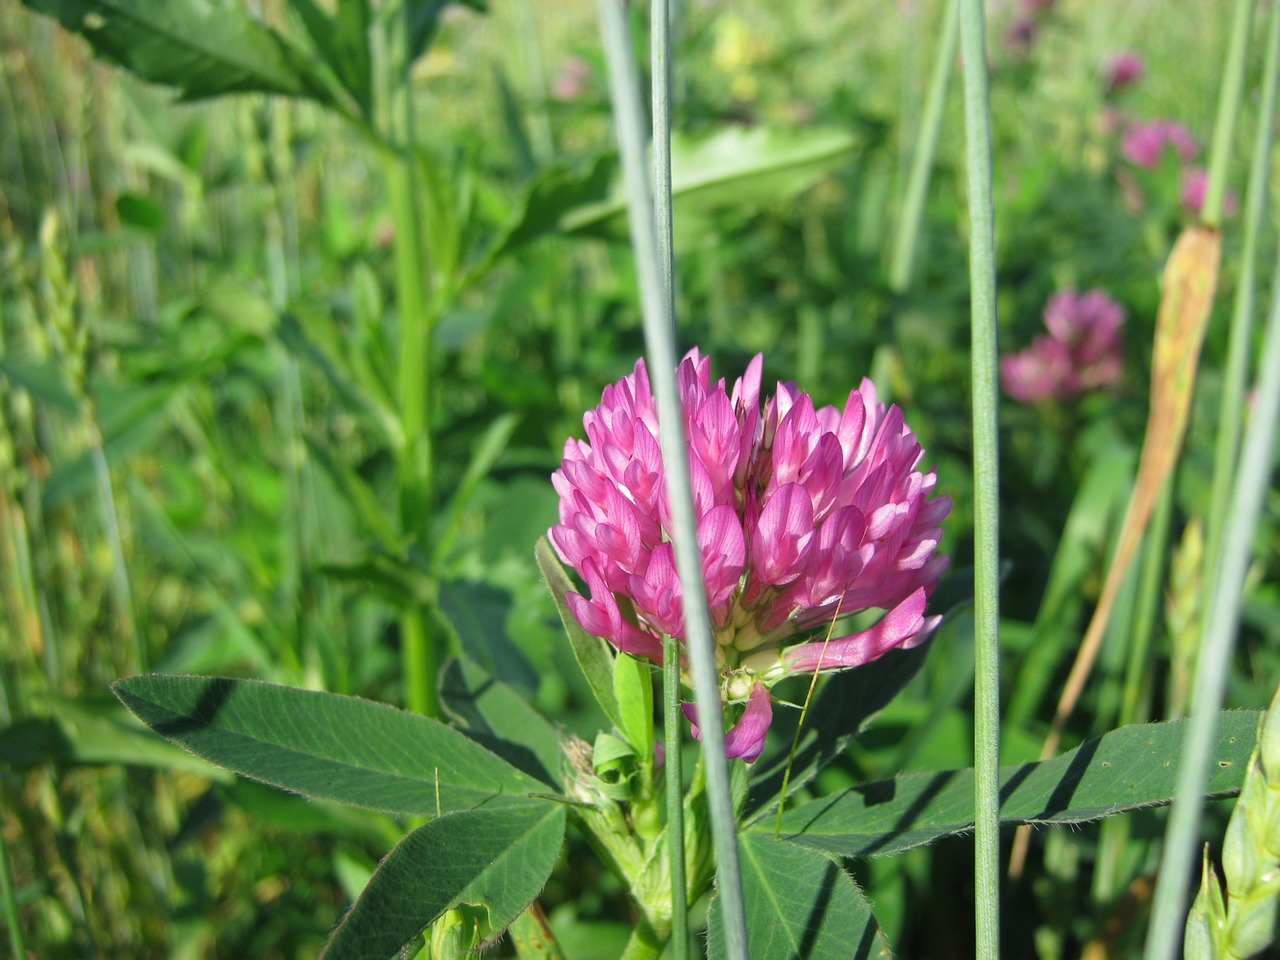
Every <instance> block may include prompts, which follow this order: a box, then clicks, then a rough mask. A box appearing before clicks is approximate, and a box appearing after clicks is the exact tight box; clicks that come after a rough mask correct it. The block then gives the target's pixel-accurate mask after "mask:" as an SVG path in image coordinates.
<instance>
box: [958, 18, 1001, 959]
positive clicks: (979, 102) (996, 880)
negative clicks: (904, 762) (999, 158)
mask: <svg viewBox="0 0 1280 960" xmlns="http://www.w3.org/2000/svg"><path fill="white" fill-rule="evenodd" d="M984 32H985V25H984V23H983V12H982V3H981V0H964V3H962V4H961V7H960V41H961V46H962V50H963V54H964V115H965V166H966V169H967V173H968V181H969V282H970V304H971V325H972V345H971V349H972V358H971V361H970V364H971V365H970V371H971V373H970V376H971V381H972V390H973V474H974V476H973V490H974V493H973V536H974V604H973V606H974V647H975V669H974V691H973V694H974V771H975V778H976V782H975V796H974V806H975V809H974V842H975V844H976V850H977V852H976V860H975V865H974V883H975V890H976V896H977V916H976V918H975V920H976V931H975V935H976V943H977V955H978V957H979V960H995V958H997V957H999V956H1000V598H999V590H1000V544H999V536H1000V507H999V501H998V493H999V489H1000V477H999V459H1000V447H999V443H1000V441H999V436H998V433H997V414H996V409H997V403H998V399H999V398H998V395H997V392H996V252H995V212H994V205H993V202H992V183H991V179H992V178H991V93H990V90H989V88H988V80H987V53H986V41H985V39H984Z"/></svg>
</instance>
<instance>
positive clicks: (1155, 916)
mask: <svg viewBox="0 0 1280 960" xmlns="http://www.w3.org/2000/svg"><path fill="white" fill-rule="evenodd" d="M1250 6H1251V5H1250ZM1278 8H1280V4H1277V3H1273V4H1272V9H1271V18H1270V23H1269V27H1268V31H1267V66H1266V79H1265V82H1264V90H1263V108H1262V110H1261V112H1260V113H1259V116H1258V135H1257V141H1258V143H1257V144H1255V152H1254V164H1253V168H1252V172H1251V174H1250V184H1249V202H1250V205H1251V206H1252V205H1254V204H1261V203H1262V202H1263V200H1262V198H1260V197H1259V196H1258V191H1259V190H1260V191H1262V192H1265V190H1264V189H1263V188H1262V187H1259V188H1258V190H1255V182H1256V181H1255V176H1254V174H1255V173H1257V171H1258V170H1259V164H1260V163H1261V168H1262V170H1263V171H1264V172H1263V176H1264V178H1265V171H1266V168H1267V166H1268V162H1269V155H1270V143H1269V140H1270V130H1271V125H1272V123H1273V122H1274V116H1275V105H1276V80H1277V64H1278V63H1280V9H1278ZM1264 139H1265V140H1267V141H1268V143H1267V146H1266V147H1265V148H1264V147H1263V146H1261V142H1262V141H1263V140H1264ZM1260 156H1261V157H1262V158H1263V159H1262V160H1261V161H1259V159H1258V158H1259V157H1260ZM1206 203H1207V200H1206ZM1251 252H1252V251H1251ZM1246 269H1248V261H1246ZM1275 269H1276V274H1277V275H1280V260H1278V261H1277V263H1276V268H1275ZM1246 320H1247V318H1246ZM1241 322H1245V321H1241ZM1233 326H1234V321H1233ZM1233 335H1234V333H1233ZM1256 383H1257V402H1256V406H1255V408H1254V413H1253V420H1252V422H1251V423H1250V425H1249V430H1248V432H1247V433H1246V435H1245V439H1244V446H1243V448H1242V451H1241V458H1240V469H1239V472H1238V473H1237V474H1236V476H1235V482H1234V483H1232V484H1231V497H1230V499H1229V501H1228V503H1229V507H1228V511H1227V515H1226V522H1225V526H1224V528H1223V537H1222V546H1221V550H1220V551H1219V558H1218V561H1217V563H1216V565H1215V567H1214V568H1213V569H1212V571H1211V573H1212V574H1213V576H1212V578H1211V579H1212V582H1213V587H1212V598H1211V600H1210V603H1209V606H1208V608H1207V609H1206V610H1205V618H1204V623H1205V633H1204V638H1203V642H1202V644H1201V649H1200V661H1199V663H1198V665H1197V668H1196V677H1195V687H1194V689H1193V693H1192V712H1191V722H1190V724H1189V725H1188V728H1187V731H1186V734H1185V735H1184V738H1183V749H1182V759H1181V762H1180V763H1179V766H1178V781H1177V786H1178V790H1177V795H1176V797H1175V800H1174V804H1173V810H1172V812H1171V813H1170V815H1169V822H1168V825H1167V827H1166V830H1165V839H1164V863H1163V865H1162V867H1161V870H1160V877H1159V880H1158V882H1157V886H1156V893H1155V900H1154V902H1153V904H1152V908H1151V926H1150V929H1149V930H1148V931H1147V942H1146V948H1145V951H1144V953H1143V956H1144V958H1145V960H1172V958H1173V957H1174V955H1175V953H1176V951H1177V947H1178V943H1179V941H1180V939H1181V934H1182V930H1183V919H1184V918H1183V912H1184V909H1185V906H1186V893H1187V891H1186V886H1187V878H1188V877H1189V876H1190V875H1191V870H1192V868H1193V865H1194V861H1195V852H1196V851H1195V845H1196V842H1197V840H1198V838H1199V833H1200V815H1201V812H1202V805H1203V794H1204V786H1205V783H1206V780H1207V777H1208V769H1207V768H1208V764H1209V762H1210V753H1211V749H1212V745H1213V736H1214V733H1215V731H1216V730H1217V726H1218V723H1217V721H1218V710H1219V709H1220V708H1221V706H1222V701H1223V697H1224V695H1225V692H1226V682H1227V671H1228V668H1229V666H1230V661H1231V653H1232V650H1233V648H1234V646H1235V638H1236V630H1237V628H1238V626H1239V622H1240V607H1241V603H1242V594H1243V589H1244V578H1245V573H1246V572H1247V570H1248V566H1249V561H1250V558H1251V556H1252V552H1253V551H1252V541H1253V531H1254V528H1255V526H1256V524H1257V522H1258V518H1259V516H1260V514H1261V511H1262V501H1263V498H1264V497H1265V495H1266V492H1267V487H1268V483H1269V480H1270V476H1271V464H1272V455H1273V448H1274V445H1275V433H1276V425H1277V421H1278V420H1280V416H1278V414H1280V289H1276V288H1274V287H1273V290H1272V300H1271V309H1270V313H1269V316H1268V319H1267V329H1266V334H1265V337H1264V340H1263V348H1262V355H1261V357H1260V359H1259V367H1258V373H1257V379H1256ZM1215 466H1216V465H1215Z"/></svg>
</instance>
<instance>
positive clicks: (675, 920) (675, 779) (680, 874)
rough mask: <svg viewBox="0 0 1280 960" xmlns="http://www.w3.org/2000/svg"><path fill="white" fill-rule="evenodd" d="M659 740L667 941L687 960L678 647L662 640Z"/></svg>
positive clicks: (675, 953) (677, 958)
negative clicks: (663, 775)
mask: <svg viewBox="0 0 1280 960" xmlns="http://www.w3.org/2000/svg"><path fill="white" fill-rule="evenodd" d="M662 737H663V745H664V749H665V750H666V759H665V760H664V763H665V764H666V768H667V779H666V787H665V790H666V792H665V795H664V800H665V802H666V808H667V856H668V857H669V858H670V870H671V938H672V955H673V956H674V957H675V960H689V886H688V884H689V881H688V879H687V878H686V876H685V868H684V783H683V781H682V779H681V773H682V771H683V769H684V767H683V762H684V756H683V755H684V744H683V742H682V740H681V733H680V646H679V643H678V641H677V640H676V639H675V637H672V636H669V635H668V636H664V637H663V638H662Z"/></svg>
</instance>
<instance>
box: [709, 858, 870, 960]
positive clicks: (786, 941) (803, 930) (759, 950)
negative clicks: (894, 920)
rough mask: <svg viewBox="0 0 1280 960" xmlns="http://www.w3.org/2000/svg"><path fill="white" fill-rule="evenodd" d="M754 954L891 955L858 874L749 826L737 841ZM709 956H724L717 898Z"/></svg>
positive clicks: (774, 957) (771, 958)
mask: <svg viewBox="0 0 1280 960" xmlns="http://www.w3.org/2000/svg"><path fill="white" fill-rule="evenodd" d="M738 849H739V851H740V854H741V857H742V896H743V901H744V906H745V908H746V915H747V947H748V951H749V953H750V956H751V958H752V960H793V958H797V957H803V958H805V960H824V958H831V960H871V958H880V957H884V958H888V957H890V956H891V953H890V950H889V945H888V944H887V943H886V942H885V940H884V936H883V934H881V932H880V928H879V925H878V924H877V923H876V919H875V917H874V916H873V915H872V913H871V906H870V905H869V904H868V903H867V901H866V900H865V899H864V898H863V896H862V894H861V893H860V892H859V890H858V888H857V886H856V885H855V884H854V882H853V880H851V879H850V878H849V875H848V874H847V873H845V872H844V870H842V869H841V868H840V865H839V864H837V863H835V862H833V861H831V860H828V859H827V858H826V857H824V856H822V855H821V854H819V853H814V852H813V851H811V850H805V849H803V848H801V847H797V846H795V845H793V844H789V843H786V842H783V841H775V840H774V839H773V838H772V837H768V836H763V835H761V834H752V833H748V834H745V835H744V836H742V837H740V838H739V840H738ZM707 927H708V943H707V946H708V951H707V956H708V957H709V958H710V960H721V958H723V957H725V956H727V955H728V954H727V950H726V947H725V938H724V921H723V918H722V916H721V912H720V899H719V897H717V898H716V899H715V900H713V901H712V903H711V911H710V915H709V918H708V923H707Z"/></svg>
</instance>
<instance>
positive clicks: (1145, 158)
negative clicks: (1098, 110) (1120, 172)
mask: <svg viewBox="0 0 1280 960" xmlns="http://www.w3.org/2000/svg"><path fill="white" fill-rule="evenodd" d="M1166 146H1169V147H1173V149H1174V151H1175V152H1176V153H1177V155H1178V159H1179V160H1182V161H1183V162H1189V161H1191V160H1194V159H1195V158H1196V152H1197V151H1198V150H1199V147H1198V146H1197V145H1196V141H1195V137H1193V136H1191V132H1190V131H1189V130H1187V128H1186V127H1184V126H1183V125H1182V124H1180V123H1174V122H1173V121H1172V120H1152V121H1151V122H1150V123H1135V124H1133V125H1132V126H1130V127H1129V128H1128V129H1126V130H1125V132H1124V134H1123V135H1122V136H1121V138H1120V150H1121V152H1122V153H1123V154H1124V157H1125V159H1126V160H1128V161H1129V162H1130V163H1132V164H1134V165H1135V166H1139V167H1144V168H1146V169H1148V170H1154V169H1155V168H1156V167H1158V166H1159V165H1160V158H1161V157H1162V156H1163V155H1164V150H1165V147H1166Z"/></svg>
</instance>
